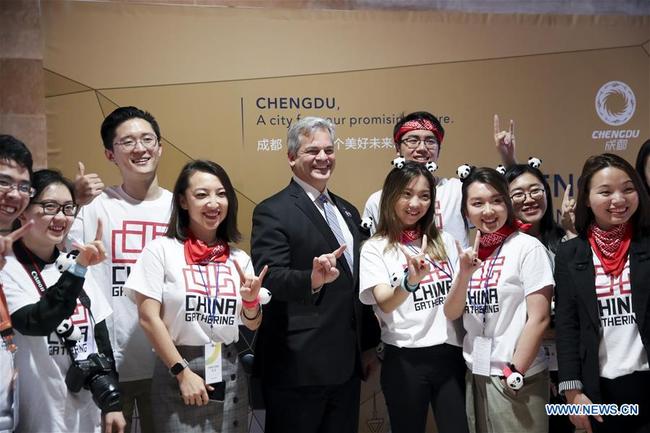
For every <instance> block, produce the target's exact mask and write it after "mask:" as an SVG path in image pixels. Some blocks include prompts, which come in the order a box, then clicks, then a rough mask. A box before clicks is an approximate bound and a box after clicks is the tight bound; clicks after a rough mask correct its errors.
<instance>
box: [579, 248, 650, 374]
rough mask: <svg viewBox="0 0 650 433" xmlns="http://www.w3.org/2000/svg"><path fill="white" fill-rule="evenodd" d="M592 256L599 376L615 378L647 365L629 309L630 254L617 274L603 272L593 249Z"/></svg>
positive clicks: (639, 337)
mask: <svg viewBox="0 0 650 433" xmlns="http://www.w3.org/2000/svg"><path fill="white" fill-rule="evenodd" d="M592 256H593V260H594V270H595V277H596V279H595V282H596V287H595V289H596V301H597V303H598V313H599V318H600V328H601V329H602V334H601V338H600V345H599V347H598V361H599V366H600V376H601V377H605V378H607V379H615V378H617V377H621V376H625V375H626V374H630V373H634V372H635V371H647V370H649V369H650V367H649V366H648V355H647V353H646V351H645V347H644V346H643V342H642V341H641V335H640V334H639V328H638V326H637V323H636V314H635V313H634V311H633V309H632V287H631V285H630V256H629V255H628V258H627V261H626V263H625V267H624V268H623V272H622V273H621V274H620V275H619V276H618V277H614V276H612V275H608V274H606V273H605V271H604V269H603V266H602V265H601V263H600V259H599V258H598V256H597V255H596V253H593V254H592Z"/></svg>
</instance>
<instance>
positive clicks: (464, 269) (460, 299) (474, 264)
mask: <svg viewBox="0 0 650 433" xmlns="http://www.w3.org/2000/svg"><path fill="white" fill-rule="evenodd" d="M480 244H481V232H480V231H478V230H477V231H476V239H474V245H473V246H472V247H470V248H467V249H463V248H462V247H461V246H460V243H459V242H458V241H456V249H457V250H458V267H459V269H458V273H457V274H456V275H455V276H454V280H453V281H452V283H451V289H450V290H449V295H447V300H446V301H445V307H444V311H445V316H447V318H448V319H449V320H456V319H458V318H459V317H460V316H462V315H463V312H464V311H465V302H466V300H467V286H468V285H469V281H470V280H471V279H472V274H474V271H476V270H477V269H478V268H480V267H481V266H482V265H483V261H482V260H481V259H479V258H478V248H479V245H480Z"/></svg>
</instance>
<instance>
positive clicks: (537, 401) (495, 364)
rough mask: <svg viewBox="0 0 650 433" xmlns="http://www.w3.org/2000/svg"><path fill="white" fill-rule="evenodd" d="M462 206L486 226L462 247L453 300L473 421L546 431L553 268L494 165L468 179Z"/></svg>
mask: <svg viewBox="0 0 650 433" xmlns="http://www.w3.org/2000/svg"><path fill="white" fill-rule="evenodd" d="M462 193H463V201H462V208H461V209H462V212H463V216H465V217H466V218H467V219H468V220H469V222H471V223H472V224H473V225H474V226H475V227H476V228H477V230H478V232H477V239H476V241H475V243H474V247H473V248H468V249H465V250H462V249H461V247H460V245H458V244H457V248H458V254H459V265H458V272H457V273H456V275H455V277H454V280H453V283H452V287H451V290H450V292H449V295H448V296H447V301H446V302H445V306H444V312H445V315H446V316H447V318H448V319H450V320H455V319H458V318H459V317H461V316H462V317H463V325H464V327H465V330H466V335H465V338H464V341H463V356H464V358H465V361H466V364H467V367H468V368H469V370H470V371H468V374H467V381H466V385H467V388H466V389H467V395H468V399H467V401H468V407H467V413H468V420H469V424H470V429H471V430H472V431H479V432H494V433H500V432H506V431H526V432H539V433H546V432H547V431H548V418H547V416H546V413H545V411H544V405H545V404H546V403H547V402H548V389H549V388H548V387H549V385H548V371H547V369H546V368H547V366H546V359H545V356H544V353H543V351H541V350H540V344H541V341H542V335H543V334H544V330H545V329H546V327H547V326H548V324H549V321H550V316H549V307H550V299H551V295H552V292H553V285H554V282H553V273H552V269H551V262H550V259H549V257H548V255H547V252H546V249H545V247H544V246H543V245H542V244H541V242H539V241H538V240H537V239H535V238H534V237H532V236H529V235H527V234H525V233H523V232H522V231H520V229H521V230H525V229H527V228H528V226H527V225H523V224H522V223H521V222H519V221H517V220H516V219H515V214H514V211H513V209H512V203H511V201H510V196H509V191H508V184H507V183H506V181H505V179H504V177H503V176H502V175H501V174H499V173H498V172H497V171H496V170H493V169H491V168H475V169H473V170H472V172H471V173H470V174H469V176H468V177H467V178H465V179H464V181H463V189H462Z"/></svg>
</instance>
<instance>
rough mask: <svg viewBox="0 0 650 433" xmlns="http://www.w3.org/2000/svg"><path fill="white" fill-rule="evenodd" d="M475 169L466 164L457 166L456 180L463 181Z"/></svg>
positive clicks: (473, 166)
mask: <svg viewBox="0 0 650 433" xmlns="http://www.w3.org/2000/svg"><path fill="white" fill-rule="evenodd" d="M475 168H476V166H475V165H469V164H467V163H465V164H462V165H459V166H458V168H457V169H456V175H458V178H459V179H460V180H461V181H464V180H465V179H467V177H468V176H469V175H470V174H471V173H472V171H474V169H475Z"/></svg>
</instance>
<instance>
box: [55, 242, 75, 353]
mask: <svg viewBox="0 0 650 433" xmlns="http://www.w3.org/2000/svg"><path fill="white" fill-rule="evenodd" d="M78 255H79V251H77V250H73V251H70V252H68V253H64V252H62V253H61V254H59V257H57V259H56V261H55V262H54V266H56V268H57V269H58V270H59V272H61V273H64V272H65V271H67V270H68V269H70V266H72V264H73V263H74V262H75V261H76V260H77V256H78ZM56 334H57V335H58V336H59V337H61V338H63V339H64V340H66V341H70V342H71V344H72V345H74V344H76V342H77V341H79V340H81V330H79V328H77V327H76V326H74V323H72V320H70V319H64V320H63V321H62V322H61V323H59V326H57V327H56Z"/></svg>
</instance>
